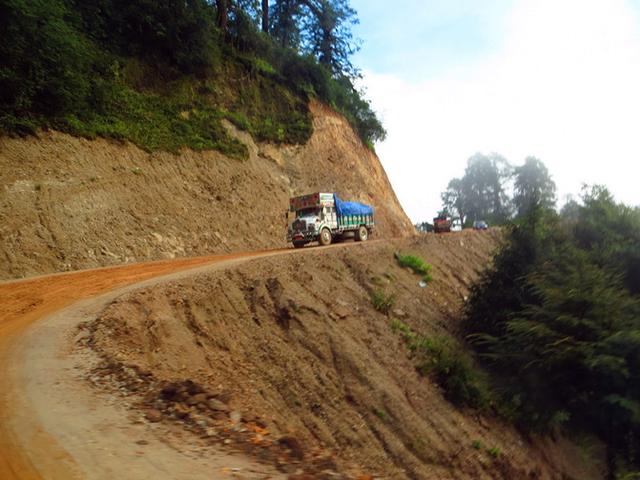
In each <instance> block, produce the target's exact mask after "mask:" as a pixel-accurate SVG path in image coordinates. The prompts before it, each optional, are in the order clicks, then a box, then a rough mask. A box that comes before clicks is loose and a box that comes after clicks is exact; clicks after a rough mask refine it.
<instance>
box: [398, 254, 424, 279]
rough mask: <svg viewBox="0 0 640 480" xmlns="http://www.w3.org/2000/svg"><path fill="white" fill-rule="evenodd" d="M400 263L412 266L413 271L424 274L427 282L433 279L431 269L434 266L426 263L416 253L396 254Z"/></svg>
mask: <svg viewBox="0 0 640 480" xmlns="http://www.w3.org/2000/svg"><path fill="white" fill-rule="evenodd" d="M394 256H395V258H396V260H397V262H398V265H400V266H401V267H405V268H410V269H411V270H412V271H413V273H415V274H417V275H420V276H422V280H423V281H424V282H426V283H429V282H430V281H431V280H433V277H432V276H431V269H432V268H433V267H432V266H431V265H430V264H428V263H426V262H425V261H424V260H422V259H421V258H420V257H416V256H415V255H402V254H400V253H397V252H396V253H395V254H394Z"/></svg>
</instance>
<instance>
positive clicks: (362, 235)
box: [356, 225, 369, 242]
mask: <svg viewBox="0 0 640 480" xmlns="http://www.w3.org/2000/svg"><path fill="white" fill-rule="evenodd" d="M367 238H369V231H368V230H367V227H365V226H364V225H362V226H361V227H360V228H359V229H358V231H357V232H356V242H365V241H366V240H367Z"/></svg>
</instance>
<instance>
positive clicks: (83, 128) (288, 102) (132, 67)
mask: <svg viewBox="0 0 640 480" xmlns="http://www.w3.org/2000/svg"><path fill="white" fill-rule="evenodd" d="M251 5H252V4H251ZM251 5H250V4H249V3H247V2H240V3H239V4H238V5H237V7H238V8H235V9H233V14H232V15H231V16H230V21H229V31H228V32H225V35H221V34H220V32H219V31H218V30H217V29H216V27H215V21H214V19H215V13H216V12H215V8H214V7H213V6H212V4H211V2H207V1H206V0H188V1H186V2H185V1H182V2H180V1H176V0H167V1H162V2H155V1H151V0H130V1H126V2H125V1H123V0H87V1H79V0H51V1H48V2H45V1H43V0H34V1H27V0H1V1H0V35H1V36H2V38H3V39H11V41H3V42H0V131H2V132H4V133H10V134H21V135H24V134H30V133H34V132H35V131H36V130H37V129H38V128H45V129H46V128H56V129H59V130H62V131H64V132H68V133H72V134H76V135H83V136H87V137H95V136H103V137H107V138H114V139H119V140H129V141H132V142H134V143H135V144H137V145H139V146H140V147H142V148H144V149H146V150H158V149H159V150H168V151H172V152H175V151H178V150H179V149H180V148H183V147H189V148H193V149H198V150H201V149H216V150H219V151H222V152H223V153H225V154H228V155H231V156H234V157H237V158H244V157H246V155H247V151H246V148H245V147H244V146H243V145H241V144H240V143H239V142H238V141H236V140H234V139H232V138H230V137H229V136H228V135H227V133H226V131H225V130H224V128H223V127H222V124H221V123H220V120H221V119H222V118H227V119H229V120H231V121H232V122H233V123H234V124H236V125H237V126H238V127H239V128H242V129H244V130H246V131H248V132H250V133H251V134H252V136H254V138H256V139H257V140H259V141H267V142H274V143H291V144H299V143H305V142H306V141H307V140H308V139H309V138H310V136H311V133H312V124H311V116H310V112H309V110H308V101H309V97H310V96H317V97H318V98H319V99H321V100H322V101H324V102H326V103H328V104H330V105H333V106H334V107H335V108H336V109H338V110H339V111H341V112H342V113H343V114H344V115H345V116H346V117H347V118H348V120H349V121H350V122H351V123H352V125H353V126H354V128H355V129H356V130H357V132H358V133H359V134H360V135H361V137H362V139H363V142H364V143H365V144H371V142H373V141H374V140H376V139H380V138H382V137H383V136H384V129H383V128H382V126H381V125H380V123H379V122H378V121H377V119H376V118H375V115H374V114H373V112H372V111H371V109H370V107H369V105H368V103H367V102H366V101H365V100H363V99H362V97H361V94H360V93H359V92H357V91H356V90H355V88H354V87H353V85H352V84H351V83H350V81H348V80H345V79H339V78H338V77H335V78H334V77H333V76H332V75H331V74H329V73H328V71H327V70H326V68H324V67H322V66H321V65H320V64H319V63H318V62H317V60H315V59H314V58H311V57H301V56H299V55H298V54H297V53H296V52H295V51H292V50H288V49H283V48H280V47H278V46H276V45H275V44H274V42H273V41H272V40H271V39H270V38H269V37H268V36H267V35H265V34H263V33H261V32H259V31H258V29H257V28H256V26H255V18H254V17H252V14H251V12H252V10H251V9H250V8H249V7H251ZM242 8H246V9H247V10H246V12H245V11H244V10H242ZM251 8H254V7H251ZM254 9H255V8H254Z"/></svg>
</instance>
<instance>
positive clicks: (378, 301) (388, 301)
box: [371, 290, 395, 316]
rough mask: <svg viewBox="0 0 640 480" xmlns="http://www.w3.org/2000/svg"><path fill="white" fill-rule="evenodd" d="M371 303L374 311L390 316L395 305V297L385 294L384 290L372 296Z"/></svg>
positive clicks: (376, 291) (375, 292)
mask: <svg viewBox="0 0 640 480" xmlns="http://www.w3.org/2000/svg"><path fill="white" fill-rule="evenodd" d="M371 303H372V304H373V308H374V309H376V310H377V311H378V312H380V313H383V314H384V315H387V316H388V315H389V313H390V312H391V309H392V308H393V305H394V304H395V297H394V295H393V294H389V295H387V294H385V293H384V292H383V291H382V290H375V291H374V292H373V293H372V294H371Z"/></svg>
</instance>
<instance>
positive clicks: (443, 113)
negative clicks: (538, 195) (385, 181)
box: [352, 0, 640, 222]
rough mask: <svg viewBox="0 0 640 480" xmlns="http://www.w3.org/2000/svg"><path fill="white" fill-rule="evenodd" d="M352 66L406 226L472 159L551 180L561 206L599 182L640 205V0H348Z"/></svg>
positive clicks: (423, 214) (427, 214)
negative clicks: (526, 169) (372, 113)
mask: <svg viewBox="0 0 640 480" xmlns="http://www.w3.org/2000/svg"><path fill="white" fill-rule="evenodd" d="M352 5H353V6H354V8H355V9H356V10H357V11H358V16H359V18H360V22H361V23H360V25H359V26H357V27H356V35H357V36H358V37H360V38H361V39H362V40H363V45H362V49H361V51H360V52H359V53H358V54H357V55H356V57H355V58H354V63H355V64H356V65H358V66H359V67H360V68H361V69H362V70H363V74H364V78H363V84H364V86H365V87H366V90H367V98H368V99H369V100H371V102H372V104H373V107H374V109H375V110H376V111H377V112H378V114H379V116H380V117H381V119H382V121H383V122H384V125H385V127H386V129H387V131H388V137H387V140H386V141H385V142H383V143H380V144H378V145H377V147H376V148H377V151H378V154H379V156H380V158H381V160H382V163H383V165H384V167H385V169H386V171H387V174H388V175H389V178H390V180H391V183H392V184H393V187H394V189H395V192H396V194H397V195H398V197H399V199H400V202H401V203H402V205H403V207H404V208H405V211H406V212H407V214H408V215H409V216H410V218H411V219H412V220H413V221H414V222H416V221H419V220H420V221H421V220H428V219H431V218H432V217H433V216H434V215H435V214H436V212H437V210H438V209H439V208H440V206H441V202H440V192H442V191H443V190H444V189H445V188H446V186H447V183H448V182H449V180H450V179H451V178H453V177H459V176H461V175H462V174H463V173H464V168H465V166H466V162H467V159H468V158H469V157H470V156H472V155H473V154H474V153H476V152H482V153H491V152H497V153H500V154H502V155H503V156H505V157H506V158H507V159H508V160H509V161H510V162H511V163H513V164H521V163H522V162H523V161H524V158H525V157H527V156H529V155H533V156H536V157H538V158H540V159H541V160H542V161H543V162H544V163H545V164H546V165H547V167H548V168H549V171H550V173H551V174H552V176H553V179H554V180H555V182H556V185H557V187H558V197H559V199H560V204H562V203H563V201H564V199H565V197H566V195H567V194H578V193H579V192H580V188H581V185H582V183H588V184H593V183H602V184H605V185H607V186H608V187H609V189H610V190H611V191H612V193H613V194H614V195H615V197H616V198H617V199H618V200H619V201H623V202H625V203H628V204H631V205H640V0H440V1H436V0H396V1H395V2H388V1H382V0H375V1H374V0H352Z"/></svg>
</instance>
